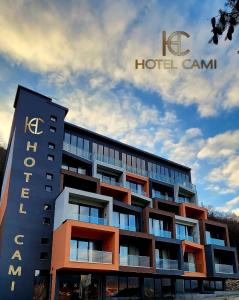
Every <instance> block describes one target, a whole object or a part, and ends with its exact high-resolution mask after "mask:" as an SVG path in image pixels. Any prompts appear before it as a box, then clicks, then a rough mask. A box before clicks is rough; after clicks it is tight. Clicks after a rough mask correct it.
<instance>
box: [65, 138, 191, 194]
mask: <svg viewBox="0 0 239 300" xmlns="http://www.w3.org/2000/svg"><path fill="white" fill-rule="evenodd" d="M63 150H65V151H67V152H70V153H73V154H75V155H77V156H80V157H83V158H85V159H88V160H98V161H101V162H104V163H107V164H110V165H113V166H117V167H120V168H123V169H125V170H127V171H128V172H131V173H134V174H138V175H141V176H145V177H150V178H152V179H156V180H159V181H162V182H165V183H168V184H172V185H174V184H179V185H181V186H183V187H186V188H187V189H190V190H191V191H193V192H195V193H196V186H195V185H194V184H192V183H191V182H188V181H182V180H181V179H180V178H172V177H170V176H166V175H162V174H159V173H155V172H151V171H146V170H144V169H140V168H135V167H132V166H128V165H126V164H125V163H124V162H123V161H122V160H119V159H116V158H112V157H110V156H107V155H100V154H92V153H90V152H89V151H85V150H83V149H79V148H77V149H76V150H75V149H74V150H73V149H72V147H71V145H69V144H67V143H66V142H64V144H63Z"/></svg>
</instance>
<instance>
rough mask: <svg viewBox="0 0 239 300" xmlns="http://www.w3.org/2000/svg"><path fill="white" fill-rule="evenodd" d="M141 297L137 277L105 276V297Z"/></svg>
mask: <svg viewBox="0 0 239 300" xmlns="http://www.w3.org/2000/svg"><path fill="white" fill-rule="evenodd" d="M115 297H119V299H124V298H125V299H131V298H132V299H134V300H136V299H138V300H139V299H141V298H140V284H139V278H138V277H118V276H106V299H111V298H115Z"/></svg>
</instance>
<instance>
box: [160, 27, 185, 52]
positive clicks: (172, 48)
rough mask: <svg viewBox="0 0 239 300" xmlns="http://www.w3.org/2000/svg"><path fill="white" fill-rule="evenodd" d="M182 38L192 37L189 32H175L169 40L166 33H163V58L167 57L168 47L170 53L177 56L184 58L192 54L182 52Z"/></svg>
mask: <svg viewBox="0 0 239 300" xmlns="http://www.w3.org/2000/svg"><path fill="white" fill-rule="evenodd" d="M182 36H185V37H187V38H189V37H190V35H189V34H188V33H187V32H184V31H175V32H173V33H171V34H170V36H169V37H168V38H167V37H166V31H163V56H166V47H167V48H168V51H169V52H170V53H172V54H173V55H176V56H184V55H187V54H188V53H189V52H190V50H185V51H182Z"/></svg>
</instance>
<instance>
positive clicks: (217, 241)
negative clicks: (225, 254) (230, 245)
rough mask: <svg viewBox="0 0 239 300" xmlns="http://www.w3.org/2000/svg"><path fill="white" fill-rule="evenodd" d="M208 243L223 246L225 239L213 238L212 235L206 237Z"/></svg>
mask: <svg viewBox="0 0 239 300" xmlns="http://www.w3.org/2000/svg"><path fill="white" fill-rule="evenodd" d="M207 244H208V245H217V246H225V241H224V240H221V239H215V238H212V237H207Z"/></svg>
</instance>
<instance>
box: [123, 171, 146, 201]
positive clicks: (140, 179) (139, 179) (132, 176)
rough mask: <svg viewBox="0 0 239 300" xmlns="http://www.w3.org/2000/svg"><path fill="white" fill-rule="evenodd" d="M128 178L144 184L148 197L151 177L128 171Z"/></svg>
mask: <svg viewBox="0 0 239 300" xmlns="http://www.w3.org/2000/svg"><path fill="white" fill-rule="evenodd" d="M126 180H130V181H133V182H135V183H140V184H143V186H144V192H145V194H146V196H147V197H149V178H148V177H144V176H141V175H136V174H133V173H129V172H126Z"/></svg>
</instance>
